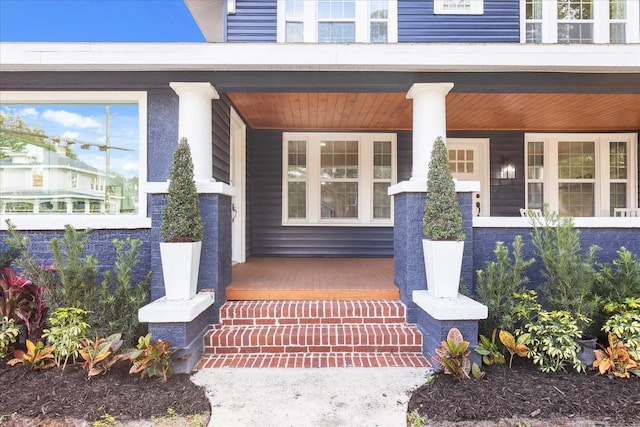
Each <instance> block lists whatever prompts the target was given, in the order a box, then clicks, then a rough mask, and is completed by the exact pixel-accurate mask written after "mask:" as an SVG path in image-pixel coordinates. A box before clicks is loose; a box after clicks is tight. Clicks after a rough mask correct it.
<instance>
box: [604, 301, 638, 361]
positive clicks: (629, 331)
mask: <svg viewBox="0 0 640 427" xmlns="http://www.w3.org/2000/svg"><path fill="white" fill-rule="evenodd" d="M604 310H605V312H607V313H608V314H609V316H610V317H609V318H608V319H607V321H606V322H605V323H604V325H603V326H602V330H603V331H604V332H607V333H610V334H613V335H614V336H615V337H616V338H617V339H618V340H620V341H622V343H623V344H624V345H625V346H626V347H627V349H628V350H629V354H630V355H631V357H633V358H634V359H635V360H636V361H639V362H640V297H638V298H625V299H624V300H623V301H622V302H621V303H616V302H610V303H608V304H605V306H604Z"/></svg>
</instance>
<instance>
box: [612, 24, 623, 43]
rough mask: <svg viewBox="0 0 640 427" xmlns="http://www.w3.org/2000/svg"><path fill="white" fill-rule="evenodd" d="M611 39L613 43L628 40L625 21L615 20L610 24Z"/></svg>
mask: <svg viewBox="0 0 640 427" xmlns="http://www.w3.org/2000/svg"><path fill="white" fill-rule="evenodd" d="M609 32H610V33H609V39H610V41H611V43H626V42H627V27H626V24H625V23H623V22H614V23H611V24H609Z"/></svg>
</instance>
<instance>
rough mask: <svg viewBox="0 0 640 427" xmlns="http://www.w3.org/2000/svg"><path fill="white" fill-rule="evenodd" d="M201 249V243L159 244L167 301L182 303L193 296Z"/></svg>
mask: <svg viewBox="0 0 640 427" xmlns="http://www.w3.org/2000/svg"><path fill="white" fill-rule="evenodd" d="M201 248H202V242H180V243H166V242H163V243H160V258H161V259H162V274H163V276H164V290H165V294H166V298H167V300H169V301H184V300H189V299H191V298H193V297H194V296H195V294H196V290H197V288H198V271H199V269H200V250H201Z"/></svg>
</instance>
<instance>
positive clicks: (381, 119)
mask: <svg viewBox="0 0 640 427" xmlns="http://www.w3.org/2000/svg"><path fill="white" fill-rule="evenodd" d="M228 96H229V98H230V99H231V101H232V102H233V104H234V105H235V108H236V110H237V111H238V112H239V113H240V114H241V115H242V116H243V117H244V119H245V120H246V122H247V123H248V124H249V126H251V127H252V128H254V129H291V130H335V129H349V130H410V129H411V128H412V121H413V118H412V108H413V103H412V100H410V99H406V94H405V93H329V92H320V93H316V92H313V93H308V92H295V93H294V92H287V93H240V92H233V93H228ZM447 128H448V129H449V130H535V131H582V132H584V131H605V130H625V131H637V130H638V129H640V94H556V93H450V94H449V95H448V96H447Z"/></svg>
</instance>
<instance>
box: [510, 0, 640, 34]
mask: <svg viewBox="0 0 640 427" xmlns="http://www.w3.org/2000/svg"><path fill="white" fill-rule="evenodd" d="M520 6H521V7H520V10H521V13H522V23H523V25H522V31H521V39H522V41H523V42H526V43H638V42H640V19H638V16H640V5H639V2H638V1H636V0H520Z"/></svg>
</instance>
